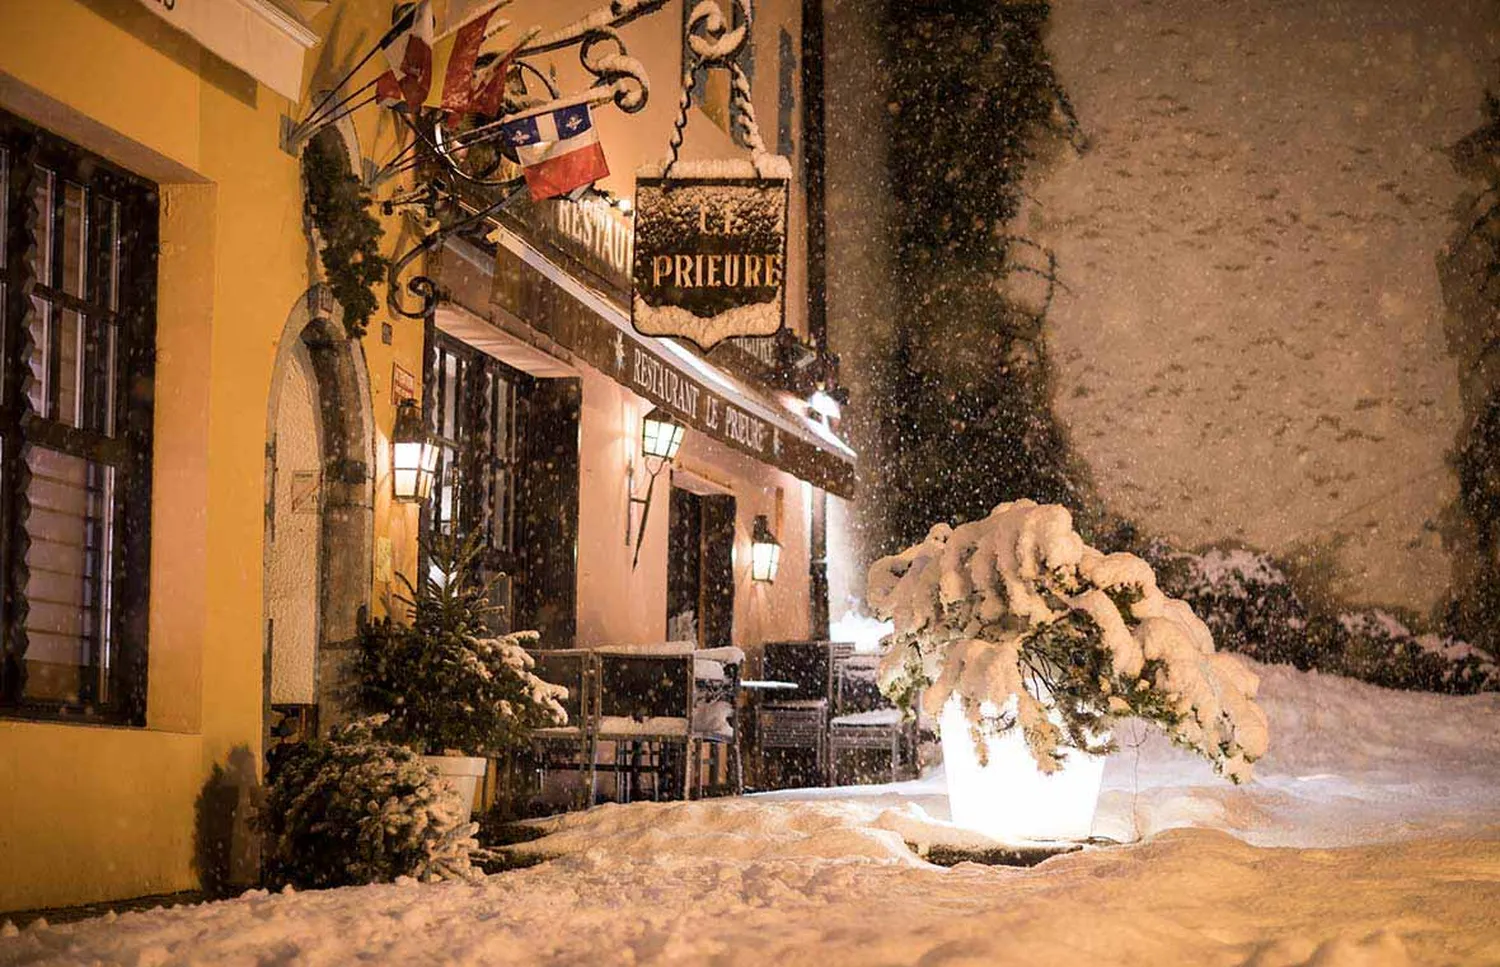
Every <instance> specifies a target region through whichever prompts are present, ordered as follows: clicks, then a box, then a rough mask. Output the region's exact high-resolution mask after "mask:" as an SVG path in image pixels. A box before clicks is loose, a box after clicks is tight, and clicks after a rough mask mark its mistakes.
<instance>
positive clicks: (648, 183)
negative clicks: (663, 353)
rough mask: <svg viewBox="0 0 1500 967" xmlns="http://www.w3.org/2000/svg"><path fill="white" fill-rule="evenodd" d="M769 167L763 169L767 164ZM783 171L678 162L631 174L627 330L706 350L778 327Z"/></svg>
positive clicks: (773, 162)
mask: <svg viewBox="0 0 1500 967" xmlns="http://www.w3.org/2000/svg"><path fill="white" fill-rule="evenodd" d="M767 162H770V163H767ZM789 175H790V166H789V165H788V164H787V163H786V159H785V158H780V157H775V158H768V157H766V156H762V157H760V158H757V159H756V161H755V162H749V161H739V162H736V161H714V162H699V163H678V164H676V165H673V166H671V168H670V169H669V170H668V171H667V172H665V173H664V174H660V175H659V174H655V173H654V172H653V171H652V169H643V170H642V171H641V172H640V173H639V174H637V176H636V190H635V213H636V214H635V253H634V259H633V263H632V269H633V272H632V287H633V291H632V294H631V300H630V304H631V313H630V319H631V324H632V325H633V326H634V327H635V331H636V332H638V333H640V334H641V335H643V336H652V337H666V336H670V337H676V338H678V339H686V340H688V341H689V342H692V343H693V344H694V345H696V346H697V347H698V348H699V349H701V350H703V351H705V352H707V351H708V350H710V349H712V348H713V347H714V346H716V345H717V344H719V343H720V342H723V341H724V340H726V339H730V338H733V337H736V336H774V335H775V334H776V333H778V332H780V331H781V330H782V329H783V328H785V327H786V289H787V285H786V268H787V252H786V249H787V239H786V236H787V232H786V228H787V218H788V213H789V210H790V195H791V192H790V190H789V183H790V178H789Z"/></svg>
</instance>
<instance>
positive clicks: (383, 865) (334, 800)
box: [257, 716, 478, 888]
mask: <svg viewBox="0 0 1500 967" xmlns="http://www.w3.org/2000/svg"><path fill="white" fill-rule="evenodd" d="M381 724H382V723H381V722H380V719H379V717H378V716H376V717H374V718H371V719H363V720H360V721H356V722H353V723H350V724H349V725H345V726H342V727H339V728H335V729H333V731H332V732H331V733H330V734H329V736H328V738H327V739H314V740H311V741H308V742H303V743H297V744H294V745H288V746H282V747H280V748H279V750H278V756H277V759H276V763H275V766H274V768H273V769H272V770H271V773H270V776H269V788H268V789H267V794H266V801H265V805H264V807H263V808H262V809H261V810H260V812H259V814H258V817H257V826H258V827H259V828H260V830H261V831H262V832H263V833H264V834H265V844H264V851H265V852H264V855H265V867H266V878H267V881H268V883H269V884H270V885H272V886H282V885H285V884H288V883H290V884H291V885H293V886H296V887H301V888H325V887H335V886H353V885H358V884H362V883H379V882H387V881H390V880H394V879H395V878H396V877H398V876H410V877H415V878H416V879H419V880H439V879H461V878H468V877H472V876H474V875H476V874H475V870H474V867H473V866H471V865H470V862H469V861H470V854H471V852H472V851H473V850H474V849H475V848H476V846H477V845H478V844H477V843H476V842H475V841H474V838H473V836H474V832H475V830H476V829H477V828H478V827H477V826H476V825H475V824H473V823H468V822H462V821H461V817H462V816H463V803H461V802H460V801H459V796H458V794H457V793H455V792H454V791H453V790H452V789H451V788H449V787H448V785H447V784H446V783H444V782H443V781H442V780H441V779H439V778H438V775H437V773H436V772H435V771H434V770H433V769H432V768H431V767H430V766H428V765H426V764H425V763H424V762H423V761H422V760H421V758H420V757H418V755H417V754H416V753H415V752H413V751H412V750H411V749H408V748H406V747H405V746H401V745H396V744H393V743H390V742H383V741H381V740H379V739H377V738H376V737H375V731H376V730H377V729H378V727H379V726H380V725H381Z"/></svg>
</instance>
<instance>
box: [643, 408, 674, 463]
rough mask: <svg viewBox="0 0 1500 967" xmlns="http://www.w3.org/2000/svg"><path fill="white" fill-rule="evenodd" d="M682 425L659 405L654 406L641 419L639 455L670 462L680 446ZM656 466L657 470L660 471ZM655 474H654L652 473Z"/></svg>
mask: <svg viewBox="0 0 1500 967" xmlns="http://www.w3.org/2000/svg"><path fill="white" fill-rule="evenodd" d="M683 429H684V428H683V425H682V424H681V423H678V422H677V421H676V420H675V419H673V417H672V414H670V413H668V412H667V411H666V410H664V409H662V408H661V407H659V406H658V407H656V408H654V409H653V410H652V411H651V412H650V413H647V414H646V418H645V419H644V420H642V421H641V455H642V456H645V457H656V458H658V459H661V460H666V461H668V462H671V461H672V460H675V459H677V451H678V449H680V448H681V447H682V434H683ZM660 470H661V468H660V467H658V468H657V471H658V472H660ZM653 476H655V474H653Z"/></svg>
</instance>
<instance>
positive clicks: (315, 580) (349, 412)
mask: <svg viewBox="0 0 1500 967" xmlns="http://www.w3.org/2000/svg"><path fill="white" fill-rule="evenodd" d="M339 315H340V313H339V309H338V306H337V304H336V303H334V301H333V299H332V296H331V294H330V293H329V291H328V289H327V287H326V286H324V285H322V284H319V285H316V286H314V287H313V288H312V289H310V290H309V291H308V292H307V294H306V296H305V297H304V298H303V299H302V300H300V301H299V303H298V305H297V307H296V308H295V309H294V310H293V312H292V313H291V315H290V316H289V318H288V319H287V322H286V325H285V327H284V328H283V330H282V336H281V342H280V345H279V348H278V350H277V358H276V367H275V370H274V372H273V374H272V381H271V395H270V402H269V406H268V409H267V417H266V508H265V511H266V516H265V521H266V524H265V561H264V573H265V604H264V613H265V635H266V657H265V688H264V704H265V725H266V732H267V736H266V738H267V747H268V748H269V746H270V744H271V743H272V742H273V741H274V740H275V739H276V738H277V737H278V735H279V734H286V733H296V732H299V731H310V730H312V729H315V728H317V726H318V724H319V723H320V722H322V723H324V724H326V723H327V722H329V721H330V720H332V719H337V718H338V717H339V711H340V710H339V705H338V699H339V693H340V691H341V689H340V687H339V685H340V674H341V670H342V667H343V665H344V658H345V656H346V655H347V653H348V649H349V647H350V645H351V644H352V642H353V639H354V637H355V635H356V633H357V632H358V628H359V621H360V618H361V616H362V615H363V613H364V612H365V609H366V608H367V607H368V604H369V595H370V574H369V570H370V561H371V552H370V546H371V539H372V530H373V509H372V502H373V490H372V483H371V472H370V468H371V466H372V462H373V456H374V451H373V446H374V433H373V422H372V417H371V411H370V393H369V379H368V376H367V373H366V371H365V361H364V353H363V350H362V348H361V347H360V344H359V343H358V342H356V341H353V340H350V339H349V338H347V336H346V335H345V333H344V327H343V323H342V321H341V320H340V318H339Z"/></svg>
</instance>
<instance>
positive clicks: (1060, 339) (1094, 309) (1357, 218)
mask: <svg viewBox="0 0 1500 967" xmlns="http://www.w3.org/2000/svg"><path fill="white" fill-rule="evenodd" d="M1497 31H1500V5H1497V4H1495V3H1493V2H1491V0H1456V2H1451V3H1432V2H1430V0H1379V2H1346V3H1332V2H1321V3H1313V2H1308V0H1243V2H1238V3H1233V4H1222V3H1219V4H1204V3H1201V2H1200V0H1156V2H1152V0H1123V2H1118V3H1109V4H1105V3H1102V2H1097V0H1059V2H1057V3H1056V4H1055V6H1054V8H1053V23H1052V27H1051V32H1050V35H1049V39H1048V43H1049V47H1050V50H1051V52H1052V55H1053V58H1054V61H1055V63H1056V66H1057V70H1058V73H1059V75H1060V77H1061V80H1062V83H1063V85H1064V87H1065V88H1066V90H1067V92H1068V94H1069V96H1070V97H1071V99H1072V101H1073V104H1074V105H1075V106H1076V109H1077V112H1078V115H1079V117H1080V119H1081V121H1082V124H1083V128H1084V130H1085V132H1086V133H1087V134H1088V135H1089V136H1090V137H1091V138H1092V139H1093V142H1094V144H1093V148H1092V150H1091V151H1090V152H1089V153H1087V154H1085V155H1084V156H1082V157H1077V156H1074V155H1071V154H1069V155H1064V156H1060V157H1058V158H1056V159H1054V161H1053V162H1052V163H1051V164H1049V165H1048V167H1047V170H1046V171H1045V172H1044V173H1043V174H1042V175H1041V176H1040V177H1039V178H1038V179H1037V184H1036V185H1035V188H1034V191H1035V195H1036V202H1037V203H1036V204H1035V205H1033V206H1031V207H1030V209H1029V211H1028V213H1027V214H1025V215H1024V216H1023V223H1022V228H1023V229H1024V230H1025V231H1026V232H1027V233H1029V234H1031V235H1032V236H1033V237H1036V238H1038V239H1039V240H1041V241H1043V242H1045V243H1046V244H1048V245H1051V246H1052V247H1054V248H1055V249H1056V251H1057V253H1058V255H1059V257H1060V259H1061V265H1062V270H1063V273H1064V276H1065V279H1066V282H1067V284H1068V286H1069V288H1070V291H1069V292H1067V293H1064V294H1063V295H1062V296H1061V297H1060V298H1059V299H1058V301H1057V303H1056V305H1055V307H1054V309H1053V312H1052V316H1051V323H1052V326H1051V331H1050V333H1049V339H1050V345H1051V346H1052V348H1053V352H1054V357H1055V359H1056V361H1057V365H1058V371H1059V381H1058V390H1057V393H1058V398H1057V407H1058V411H1059V413H1060V415H1061V416H1062V418H1063V419H1064V421H1065V422H1066V423H1067V424H1068V425H1069V426H1070V428H1071V431H1072V436H1073V441H1074V443H1075V445H1076V446H1077V448H1078V449H1079V451H1080V452H1081V453H1082V454H1083V456H1084V457H1085V459H1086V460H1087V461H1088V463H1089V464H1090V466H1091V467H1092V468H1093V471H1094V473H1095V476H1096V478H1097V481H1098V483H1099V486H1100V488H1101V490H1102V493H1103V495H1104V496H1105V498H1106V499H1107V500H1108V502H1109V504H1110V505H1111V506H1112V507H1113V508H1114V509H1116V510H1118V511H1121V512H1123V513H1125V514H1126V515H1128V516H1130V517H1132V518H1134V519H1136V520H1137V521H1139V522H1141V523H1142V524H1144V525H1145V526H1146V527H1147V528H1148V529H1149V530H1150V531H1151V532H1154V533H1158V534H1161V535H1163V536H1166V537H1169V538H1171V539H1173V540H1174V541H1176V542H1178V543H1180V544H1183V545H1200V544H1206V543H1211V542H1216V541H1221V540H1238V541H1242V542H1245V543H1248V544H1250V545H1253V546H1255V547H1259V548H1263V549H1267V550H1271V551H1276V552H1286V551H1289V550H1291V549H1293V548H1296V547H1308V546H1321V547H1324V548H1333V549H1335V551H1336V554H1337V562H1338V565H1339V567H1338V570H1339V576H1338V581H1337V589H1338V590H1340V591H1341V592H1343V593H1345V594H1347V595H1349V596H1350V597H1352V598H1354V599H1356V600H1367V601H1378V602H1384V603H1388V604H1396V605H1405V606H1408V607H1413V608H1417V609H1423V610H1425V609H1428V608H1431V607H1432V606H1434V605H1435V604H1437V603H1438V602H1439V601H1440V599H1441V597H1442V594H1443V592H1444V590H1445V588H1446V587H1447V584H1448V579H1449V559H1448V557H1447V554H1446V552H1445V550H1444V549H1443V547H1442V542H1441V539H1440V536H1439V534H1438V530H1437V528H1438V526H1439V522H1440V515H1441V514H1442V513H1443V511H1444V508H1445V507H1446V506H1447V505H1448V504H1449V503H1450V501H1451V500H1452V498H1453V496H1454V487H1455V483H1454V477H1453V474H1452V473H1451V471H1450V470H1449V469H1448V467H1447V465H1446V462H1445V454H1446V453H1447V451H1448V450H1449V449H1450V448H1451V447H1452V446H1453V443H1454V439H1455V434H1456V432H1457V430H1458V425H1459V419H1460V410H1459V399H1458V383H1457V373H1456V370H1455V366H1454V363H1453V361H1452V359H1451V358H1450V357H1449V355H1448V352H1447V348H1446V343H1445V339H1444V327H1443V324H1444V311H1443V305H1442V300H1441V293H1440V291H1439V288H1438V280H1437V273H1436V268H1435V261H1434V260H1435V257H1436V256H1437V254H1438V252H1439V250H1440V248H1441V247H1442V245H1443V244H1444V242H1445V241H1446V240H1447V238H1448V236H1449V234H1450V233H1451V232H1452V231H1453V228H1454V221H1453V217H1452V215H1451V211H1452V208H1453V206H1454V204H1455V202H1456V201H1457V199H1458V198H1459V196H1460V194H1461V193H1462V192H1463V191H1464V189H1465V186H1464V185H1463V183H1462V182H1460V181H1459V179H1458V178H1457V177H1456V175H1455V174H1454V173H1453V171H1452V169H1451V167H1450V165H1449V163H1448V160H1447V157H1446V156H1445V154H1444V153H1443V152H1444V149H1445V148H1446V147H1447V146H1449V145H1451V144H1452V143H1453V142H1454V141H1456V140H1457V139H1458V138H1460V137H1462V136H1463V135H1464V134H1466V133H1468V132H1469V131H1471V130H1472V129H1473V128H1475V127H1476V126H1477V125H1478V124H1479V122H1480V119H1481V98H1482V94H1483V90H1484V87H1485V85H1486V84H1491V85H1494V84H1497V83H1500V76H1497V75H1500V71H1497V68H1496V58H1497V55H1500V34H1497Z"/></svg>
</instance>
